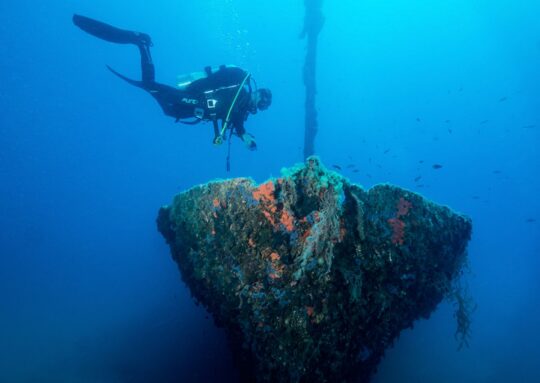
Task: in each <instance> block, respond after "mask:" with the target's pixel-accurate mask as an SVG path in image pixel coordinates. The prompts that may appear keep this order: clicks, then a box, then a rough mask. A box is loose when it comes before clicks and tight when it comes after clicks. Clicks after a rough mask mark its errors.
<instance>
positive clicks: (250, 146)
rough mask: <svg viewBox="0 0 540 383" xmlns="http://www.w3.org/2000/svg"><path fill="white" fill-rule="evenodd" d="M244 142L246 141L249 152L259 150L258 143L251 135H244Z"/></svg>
mask: <svg viewBox="0 0 540 383" xmlns="http://www.w3.org/2000/svg"><path fill="white" fill-rule="evenodd" d="M242 141H244V144H245V145H246V147H247V148H248V149H249V150H256V149H257V143H256V142H255V137H253V136H252V135H251V134H249V133H244V134H242Z"/></svg>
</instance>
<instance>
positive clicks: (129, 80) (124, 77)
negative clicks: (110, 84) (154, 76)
mask: <svg viewBox="0 0 540 383" xmlns="http://www.w3.org/2000/svg"><path fill="white" fill-rule="evenodd" d="M107 68H108V69H109V70H110V71H111V72H113V73H114V74H115V75H117V76H118V77H120V78H121V79H122V80H124V81H126V82H128V83H130V84H131V85H133V86H136V87H137V88H142V89H144V86H143V82H142V81H137V80H132V79H130V78H128V77H126V76H124V75H123V74H120V73H118V72H117V71H115V70H114V69H113V68H111V67H110V66H108V65H107Z"/></svg>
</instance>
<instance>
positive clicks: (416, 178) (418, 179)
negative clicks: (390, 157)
mask: <svg viewBox="0 0 540 383" xmlns="http://www.w3.org/2000/svg"><path fill="white" fill-rule="evenodd" d="M421 178H422V176H417V177H415V178H414V182H418V181H420V179H421Z"/></svg>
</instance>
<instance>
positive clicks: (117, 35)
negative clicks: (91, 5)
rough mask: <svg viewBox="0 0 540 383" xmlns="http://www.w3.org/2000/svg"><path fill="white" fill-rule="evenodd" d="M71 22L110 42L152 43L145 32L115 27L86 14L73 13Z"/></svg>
mask: <svg viewBox="0 0 540 383" xmlns="http://www.w3.org/2000/svg"><path fill="white" fill-rule="evenodd" d="M73 24H75V25H76V26H78V27H79V28H81V29H82V30H83V31H85V32H86V33H89V34H91V35H92V36H95V37H97V38H100V39H102V40H105V41H110V42H112V43H117V44H136V45H139V44H144V45H149V46H151V45H152V40H151V39H150V36H148V35H147V34H146V33H139V32H134V31H127V30H124V29H120V28H116V27H113V26H112V25H109V24H105V23H102V22H101V21H97V20H94V19H91V18H89V17H86V16H81V15H73Z"/></svg>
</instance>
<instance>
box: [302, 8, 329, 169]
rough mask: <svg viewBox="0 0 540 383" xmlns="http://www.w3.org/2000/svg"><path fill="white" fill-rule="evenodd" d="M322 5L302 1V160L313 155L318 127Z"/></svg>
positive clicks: (322, 23)
mask: <svg viewBox="0 0 540 383" xmlns="http://www.w3.org/2000/svg"><path fill="white" fill-rule="evenodd" d="M322 3H323V0H304V6H305V15H304V29H303V30H302V33H301V34H300V38H305V39H306V40H307V43H306V58H305V61H304V73H303V77H304V86H305V92H306V93H305V95H306V100H305V133H304V159H306V158H307V157H309V156H311V155H313V154H314V153H315V136H316V135H317V130H318V125H319V124H318V121H317V107H316V102H315V101H316V95H317V84H316V69H317V39H318V36H319V33H320V32H321V30H322V28H323V25H324V16H323V14H322Z"/></svg>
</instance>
